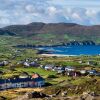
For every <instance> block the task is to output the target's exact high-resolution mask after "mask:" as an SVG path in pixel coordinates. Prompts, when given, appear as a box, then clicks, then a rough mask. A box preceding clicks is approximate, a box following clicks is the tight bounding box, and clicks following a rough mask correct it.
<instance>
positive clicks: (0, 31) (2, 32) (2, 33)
mask: <svg viewBox="0 0 100 100" xmlns="http://www.w3.org/2000/svg"><path fill="white" fill-rule="evenodd" d="M0 35H10V36H14V35H16V34H15V33H13V32H10V31H8V30H3V29H0Z"/></svg>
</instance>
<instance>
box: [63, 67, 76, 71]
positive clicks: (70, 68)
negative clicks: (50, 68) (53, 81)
mask: <svg viewBox="0 0 100 100" xmlns="http://www.w3.org/2000/svg"><path fill="white" fill-rule="evenodd" d="M65 71H75V68H74V67H71V66H67V67H65Z"/></svg>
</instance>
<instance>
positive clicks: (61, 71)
mask: <svg viewBox="0 0 100 100" xmlns="http://www.w3.org/2000/svg"><path fill="white" fill-rule="evenodd" d="M64 71H65V68H64V67H57V72H58V73H59V74H60V73H63V72H64Z"/></svg>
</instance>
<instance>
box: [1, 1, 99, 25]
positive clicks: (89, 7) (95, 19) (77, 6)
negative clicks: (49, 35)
mask: <svg viewBox="0 0 100 100" xmlns="http://www.w3.org/2000/svg"><path fill="white" fill-rule="evenodd" d="M31 22H46V23H54V22H56V23H57V22H68V23H69V22H71V23H73V22H74V23H78V24H83V25H94V24H100V1H99V0H95V1H94V0H77V1H76V0H62V1H60V0H0V27H4V26H6V25H11V24H27V23H31Z"/></svg>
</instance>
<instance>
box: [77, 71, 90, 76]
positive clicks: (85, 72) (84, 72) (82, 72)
mask: <svg viewBox="0 0 100 100" xmlns="http://www.w3.org/2000/svg"><path fill="white" fill-rule="evenodd" d="M79 72H80V74H81V75H82V76H84V75H87V74H88V73H87V70H80V71H79Z"/></svg>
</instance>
